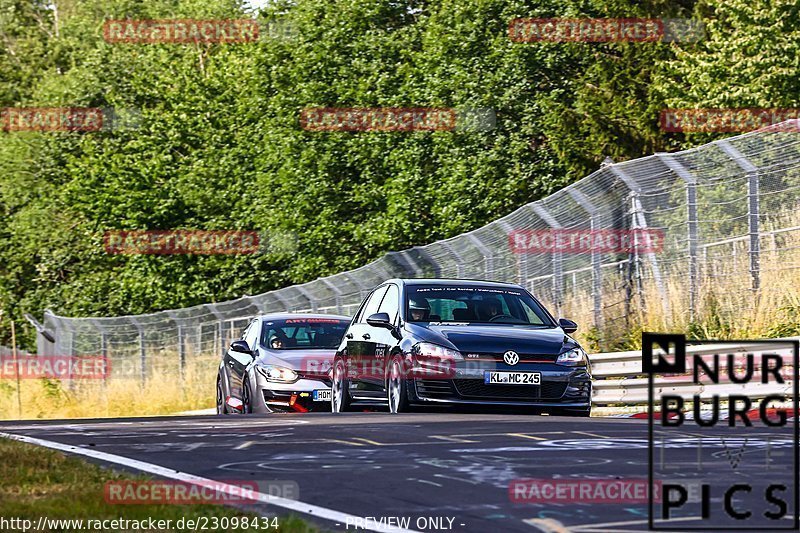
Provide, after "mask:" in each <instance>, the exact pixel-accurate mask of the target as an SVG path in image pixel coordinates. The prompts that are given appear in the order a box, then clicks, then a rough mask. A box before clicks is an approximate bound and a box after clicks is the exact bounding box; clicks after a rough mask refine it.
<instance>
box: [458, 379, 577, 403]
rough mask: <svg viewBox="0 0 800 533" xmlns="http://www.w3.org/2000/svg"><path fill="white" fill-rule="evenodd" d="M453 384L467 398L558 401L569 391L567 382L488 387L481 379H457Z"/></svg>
mask: <svg viewBox="0 0 800 533" xmlns="http://www.w3.org/2000/svg"><path fill="white" fill-rule="evenodd" d="M453 383H454V384H455V386H456V389H457V390H458V393H459V394H460V395H461V396H463V397H465V398H467V397H468V398H495V399H499V398H508V399H514V400H557V399H559V398H561V397H562V396H563V395H564V392H565V391H566V390H567V382H566V381H544V382H543V383H542V384H541V385H539V386H530V385H487V384H485V383H484V382H483V380H481V379H455V380H453Z"/></svg>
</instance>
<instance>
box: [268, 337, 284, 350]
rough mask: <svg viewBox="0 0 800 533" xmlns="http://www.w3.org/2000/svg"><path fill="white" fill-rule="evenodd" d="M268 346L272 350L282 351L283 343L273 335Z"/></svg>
mask: <svg viewBox="0 0 800 533" xmlns="http://www.w3.org/2000/svg"><path fill="white" fill-rule="evenodd" d="M269 345H270V346H271V347H272V349H273V350H282V349H283V341H282V340H280V339H279V338H278V337H277V336H275V335H273V336H272V338H271V339H270V340H269Z"/></svg>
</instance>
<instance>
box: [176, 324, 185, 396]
mask: <svg viewBox="0 0 800 533" xmlns="http://www.w3.org/2000/svg"><path fill="white" fill-rule="evenodd" d="M178 362H179V364H180V371H181V377H184V374H185V373H186V346H185V344H184V334H183V325H182V324H178ZM181 383H183V380H181Z"/></svg>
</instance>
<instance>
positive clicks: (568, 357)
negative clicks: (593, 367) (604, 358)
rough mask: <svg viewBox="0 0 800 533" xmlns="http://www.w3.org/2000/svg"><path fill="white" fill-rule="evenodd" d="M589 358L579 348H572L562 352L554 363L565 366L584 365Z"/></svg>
mask: <svg viewBox="0 0 800 533" xmlns="http://www.w3.org/2000/svg"><path fill="white" fill-rule="evenodd" d="M588 362H589V358H588V357H587V356H586V352H584V351H583V350H582V349H581V348H573V349H572V350H570V351H568V352H564V353H562V354H561V355H559V356H558V359H556V364H559V365H565V366H586V364H587V363H588Z"/></svg>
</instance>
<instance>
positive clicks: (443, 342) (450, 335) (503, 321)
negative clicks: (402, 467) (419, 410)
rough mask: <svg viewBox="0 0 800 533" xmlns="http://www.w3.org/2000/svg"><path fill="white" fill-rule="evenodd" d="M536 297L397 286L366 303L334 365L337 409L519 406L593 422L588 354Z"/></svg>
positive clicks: (446, 285) (483, 284)
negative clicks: (377, 405)
mask: <svg viewBox="0 0 800 533" xmlns="http://www.w3.org/2000/svg"><path fill="white" fill-rule="evenodd" d="M576 329H577V326H576V324H575V323H574V322H572V321H571V320H566V319H560V320H558V321H556V319H554V318H553V316H552V315H551V314H550V313H549V312H548V311H547V310H546V309H545V308H544V306H542V305H541V304H540V303H539V302H538V301H537V300H536V299H535V298H534V297H533V296H531V294H530V293H528V291H526V290H525V289H523V288H522V287H520V286H519V285H514V284H510V283H495V282H489V281H472V280H469V281H467V280H447V279H442V280H438V279H437V280H430V279H392V280H389V281H386V282H385V283H383V284H381V285H380V286H378V287H377V288H376V289H375V290H373V291H372V292H371V293H370V294H369V296H367V298H366V299H365V300H364V301H363V302H362V303H361V307H360V308H359V310H358V312H357V313H356V315H355V317H354V318H353V321H352V322H351V324H350V327H349V328H348V330H347V332H346V333H345V336H344V339H342V343H341V344H340V346H339V348H338V350H337V352H336V356H335V359H334V363H333V369H332V372H333V376H332V378H333V387H332V394H331V397H332V400H331V407H332V410H333V411H334V412H342V411H347V410H348V409H350V408H351V407H355V404H358V403H370V404H375V403H376V402H381V403H384V404H385V403H388V405H389V411H390V412H392V413H398V412H403V411H407V410H408V409H409V407H410V406H412V405H422V404H442V403H450V404H453V403H468V404H484V405H514V406H524V407H528V408H531V410H532V411H533V410H536V411H541V410H547V411H548V412H550V413H552V414H560V415H574V416H589V412H590V409H591V391H592V382H591V374H590V367H589V360H588V357H587V356H586V353H585V352H584V351H583V349H581V347H580V346H579V345H578V343H577V342H576V341H575V340H574V339H572V338H571V337H570V336H569V334H570V333H573V332H574V331H575V330H576Z"/></svg>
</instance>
